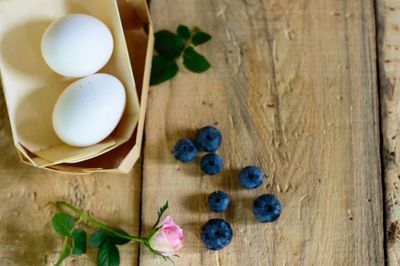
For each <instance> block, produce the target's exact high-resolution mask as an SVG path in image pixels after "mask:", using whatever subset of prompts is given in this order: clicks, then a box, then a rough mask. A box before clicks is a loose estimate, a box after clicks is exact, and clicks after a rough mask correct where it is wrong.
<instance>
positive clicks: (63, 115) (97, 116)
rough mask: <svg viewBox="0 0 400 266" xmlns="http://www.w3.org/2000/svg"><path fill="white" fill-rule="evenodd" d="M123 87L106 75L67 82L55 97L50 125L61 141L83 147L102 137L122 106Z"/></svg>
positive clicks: (122, 108) (94, 142)
mask: <svg viewBox="0 0 400 266" xmlns="http://www.w3.org/2000/svg"><path fill="white" fill-rule="evenodd" d="M125 101H126V95H125V89H124V86H123V85H122V83H121V82H120V81H119V80H118V79H117V78H116V77H114V76H112V75H109V74H94V75H91V76H88V77H86V78H82V79H79V80H77V81H75V82H73V83H72V84H71V85H69V86H68V87H67V88H66V89H65V90H64V91H63V93H62V94H61V95H60V97H59V98H58V100H57V103H56V105H55V107H54V111H53V127H54V130H55V132H56V134H57V136H58V137H59V138H60V139H61V140H62V141H64V142H65V143H67V144H69V145H72V146H78V147H85V146H90V145H93V144H96V143H98V142H100V141H102V140H104V139H105V138H106V137H107V136H108V135H110V134H111V133H112V131H113V130H114V129H115V128H116V126H117V125H118V122H119V120H120V119H121V116H122V114H123V112H124V109H125Z"/></svg>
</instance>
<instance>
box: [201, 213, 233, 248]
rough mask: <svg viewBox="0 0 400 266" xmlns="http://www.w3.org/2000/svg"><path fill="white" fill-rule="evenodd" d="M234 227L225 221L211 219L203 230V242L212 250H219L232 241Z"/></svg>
mask: <svg viewBox="0 0 400 266" xmlns="http://www.w3.org/2000/svg"><path fill="white" fill-rule="evenodd" d="M232 235H233V232H232V227H231V225H230V224H229V223H228V222H227V221H225V220H223V219H211V220H209V221H208V222H207V223H205V224H204V225H203V227H202V228H201V234H200V237H201V241H202V242H203V243H204V245H205V246H206V247H207V248H208V249H211V250H219V249H222V248H224V247H226V246H227V245H229V243H230V242H231V240H232Z"/></svg>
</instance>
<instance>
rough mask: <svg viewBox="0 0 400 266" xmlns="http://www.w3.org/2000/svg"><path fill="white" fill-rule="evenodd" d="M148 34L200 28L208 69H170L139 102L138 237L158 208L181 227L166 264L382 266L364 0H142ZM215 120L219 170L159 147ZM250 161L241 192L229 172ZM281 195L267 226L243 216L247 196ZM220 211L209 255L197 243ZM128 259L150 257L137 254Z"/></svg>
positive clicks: (372, 56)
mask: <svg viewBox="0 0 400 266" xmlns="http://www.w3.org/2000/svg"><path fill="white" fill-rule="evenodd" d="M151 12H152V17H153V19H154V22H155V28H156V29H163V28H168V29H171V30H173V29H175V28H176V27H177V26H178V24H179V23H184V24H189V25H192V26H196V25H198V26H201V27H203V28H204V29H205V30H207V31H209V32H211V33H212V35H213V36H214V39H213V41H212V42H211V43H210V44H207V46H204V47H201V48H200V50H201V52H203V53H204V54H206V55H207V57H208V58H210V59H211V62H212V64H213V68H212V69H211V70H210V71H208V72H207V73H205V74H202V75H196V74H191V73H188V72H187V71H183V72H181V73H180V74H179V75H178V77H177V78H176V79H174V80H173V81H171V82H167V83H165V84H163V85H160V86H157V87H153V88H152V89H151V92H150V97H149V107H148V116H147V125H146V143H145V150H144V170H143V171H144V172H143V190H142V193H143V198H142V200H143V209H142V210H143V213H142V220H143V222H142V223H143V227H142V228H143V232H146V231H147V230H148V229H149V226H150V225H151V224H152V222H154V219H155V214H154V212H155V211H156V210H157V208H158V207H159V206H161V205H162V204H163V202H164V201H165V200H167V199H168V200H169V202H170V206H171V209H170V211H169V213H170V214H171V215H172V216H173V217H174V218H175V220H176V222H178V223H180V224H182V226H183V228H184V230H185V241H186V242H185V246H184V249H183V250H182V252H181V258H178V259H176V264H177V265H383V263H384V252H383V218H382V217H383V207H382V193H381V189H382V188H381V175H380V155H379V128H378V127H379V120H378V97H377V96H378V95H377V80H376V52H375V22H374V7H373V1H371V0H367V1H365V0H354V1H345V0H337V1H323V0H311V1H310V0H299V1H289V0H263V1H259V0H244V1H242V0H231V1H211V0H210V1H204V0H202V1H200V0H193V1H186V0H170V1H153V2H152V4H151ZM207 124H216V125H217V126H218V127H219V128H220V129H221V131H222V132H223V136H224V140H223V145H222V148H221V150H220V151H219V152H220V153H221V155H222V156H223V158H224V160H225V165H226V168H225V170H224V172H223V173H222V174H220V175H218V176H214V177H209V176H203V175H202V174H201V173H200V170H199V166H198V163H199V161H196V162H195V163H191V164H186V165H182V164H179V163H177V162H176V161H175V160H174V158H173V157H172V156H171V154H170V150H171V149H172V147H173V145H174V143H175V142H176V141H177V140H178V139H179V138H183V137H187V136H190V137H192V136H193V134H194V131H195V129H197V128H199V127H201V126H203V125H207ZM248 164H257V165H260V166H262V167H263V168H264V169H265V171H266V173H267V175H268V178H267V180H266V182H265V184H264V185H263V186H262V187H261V188H259V189H256V190H254V191H247V190H244V189H242V188H240V187H239V185H238V182H237V174H238V169H240V168H241V167H243V166H245V165H248ZM217 189H220V190H225V191H226V192H228V193H229V194H230V195H231V199H232V206H231V207H230V209H229V211H227V212H226V213H224V214H214V213H211V212H209V211H208V210H207V203H206V200H207V195H208V193H210V192H212V191H213V190H217ZM265 192H272V193H275V194H276V195H277V196H278V197H279V198H280V199H281V201H282V204H283V212H282V215H281V218H280V219H279V221H278V222H277V223H274V224H259V223H257V222H256V221H255V219H254V217H253V215H252V212H251V206H252V202H253V200H254V199H255V197H256V196H258V195H260V194H262V193H265ZM212 217H224V218H225V219H227V220H228V221H230V222H231V223H232V225H233V229H234V234H235V235H234V239H233V242H232V243H231V245H230V246H229V247H227V248H226V249H224V250H222V251H220V252H211V251H207V250H206V249H205V248H204V247H203V245H202V243H201V242H200V239H199V231H200V228H201V226H202V224H203V223H205V222H206V221H207V220H208V219H209V218H212ZM140 263H141V264H142V265H156V264H159V263H161V260H154V259H153V256H152V255H150V253H149V252H148V251H147V250H146V249H141V258H140Z"/></svg>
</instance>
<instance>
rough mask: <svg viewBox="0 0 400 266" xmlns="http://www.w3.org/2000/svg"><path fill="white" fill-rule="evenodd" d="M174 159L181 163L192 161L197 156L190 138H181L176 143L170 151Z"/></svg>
mask: <svg viewBox="0 0 400 266" xmlns="http://www.w3.org/2000/svg"><path fill="white" fill-rule="evenodd" d="M172 153H173V154H174V156H175V159H177V160H178V161H181V162H183V163H187V162H190V161H193V160H194V159H195V158H196V156H197V153H198V152H197V149H196V146H195V145H194V143H193V142H192V141H191V140H190V139H181V140H179V141H178V142H177V143H176V144H175V147H174V149H173V151H172Z"/></svg>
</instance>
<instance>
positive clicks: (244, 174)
mask: <svg viewBox="0 0 400 266" xmlns="http://www.w3.org/2000/svg"><path fill="white" fill-rule="evenodd" d="M263 180H264V173H263V171H262V170H261V169H260V168H259V167H257V166H247V167H245V168H243V169H242V171H240V175H239V183H240V184H241V185H242V186H244V187H245V188H247V189H253V188H257V187H259V186H261V184H262V182H263Z"/></svg>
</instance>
